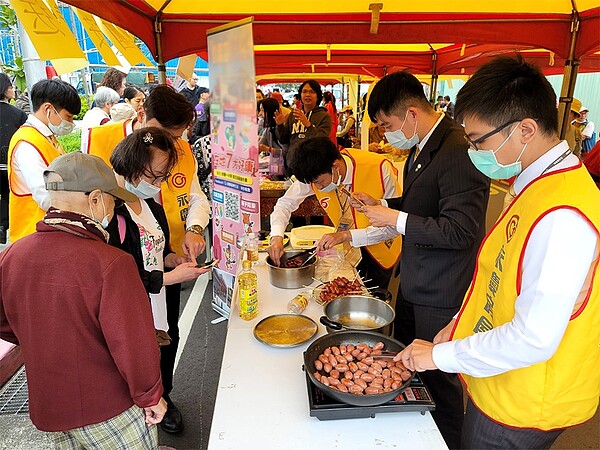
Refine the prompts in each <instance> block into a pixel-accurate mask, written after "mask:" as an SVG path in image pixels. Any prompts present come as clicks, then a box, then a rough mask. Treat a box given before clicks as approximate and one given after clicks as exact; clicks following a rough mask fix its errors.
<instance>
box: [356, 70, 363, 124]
mask: <svg viewBox="0 0 600 450" xmlns="http://www.w3.org/2000/svg"><path fill="white" fill-rule="evenodd" d="M358 118H362V104H361V102H360V75H359V76H357V77H356V120H357V127H356V129H357V130H358ZM361 122H362V119H361Z"/></svg>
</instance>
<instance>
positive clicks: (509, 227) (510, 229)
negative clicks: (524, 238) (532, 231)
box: [506, 215, 519, 243]
mask: <svg viewBox="0 0 600 450" xmlns="http://www.w3.org/2000/svg"><path fill="white" fill-rule="evenodd" d="M517 225H519V216H517V215H514V216H512V217H511V218H510V220H509V221H508V223H507V224H506V242H507V243H508V242H510V240H511V239H512V237H513V236H514V235H515V233H516V232H517Z"/></svg>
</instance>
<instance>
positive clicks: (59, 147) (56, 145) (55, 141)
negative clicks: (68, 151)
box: [48, 134, 65, 155]
mask: <svg viewBox="0 0 600 450" xmlns="http://www.w3.org/2000/svg"><path fill="white" fill-rule="evenodd" d="M48 139H50V142H52V145H54V148H55V149H56V150H58V151H59V152H60V154H61V155H62V154H64V153H65V149H64V148H63V146H62V145H60V142H58V139H56V136H54V135H53V134H51V135H50V136H48Z"/></svg>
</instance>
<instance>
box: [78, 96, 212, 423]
mask: <svg viewBox="0 0 600 450" xmlns="http://www.w3.org/2000/svg"><path fill="white" fill-rule="evenodd" d="M142 118H143V120H140V119H142ZM193 120H194V108H193V106H191V103H189V102H188V101H187V100H186V98H185V97H184V96H183V95H181V94H179V93H177V92H175V91H174V90H173V89H172V88H170V87H169V86H166V85H161V86H157V87H155V88H154V89H153V90H152V92H151V93H150V95H149V96H148V98H147V99H146V101H145V102H144V114H138V117H137V118H136V119H134V120H133V121H126V122H125V123H115V124H106V125H102V126H100V127H93V128H90V132H89V134H88V137H87V139H85V140H84V145H83V147H84V152H85V151H87V152H88V153H90V154H92V155H97V156H99V157H101V158H102V159H104V160H105V161H107V162H108V160H109V159H110V155H111V154H112V152H113V150H114V148H115V147H116V145H117V144H118V143H119V142H120V141H122V140H123V138H125V136H127V135H129V134H131V133H133V131H134V130H139V129H142V128H144V127H157V128H161V129H163V130H165V131H167V132H169V134H171V136H172V137H173V138H174V139H175V147H176V148H177V151H178V153H179V159H178V161H177V164H176V165H175V167H174V168H173V170H172V171H171V174H170V175H169V177H168V179H167V180H166V181H164V182H163V183H162V185H161V191H160V195H159V199H160V203H161V204H162V206H163V208H164V210H165V213H166V215H167V221H168V223H169V231H170V242H171V248H172V250H173V251H174V252H175V253H177V254H178V255H180V256H186V257H187V258H188V259H189V260H190V261H195V260H196V257H197V256H198V255H200V254H201V253H202V252H203V251H204V249H205V246H206V243H205V241H204V238H203V231H204V228H205V227H206V225H207V224H208V221H209V218H210V205H209V203H208V199H207V198H206V195H204V193H203V192H202V189H201V188H200V183H199V181H198V176H197V171H198V169H197V162H196V158H195V157H194V154H193V152H192V149H191V147H190V145H189V144H188V143H187V142H185V141H184V140H183V139H181V135H182V134H183V132H184V131H185V130H186V129H187V128H188V125H189V124H190V123H191V122H193ZM86 141H87V142H86ZM180 289H181V285H180V284H174V285H169V286H167V287H166V295H167V322H168V324H169V336H170V337H171V339H172V343H171V345H168V346H166V347H162V348H161V360H160V364H161V373H162V380H163V386H164V392H165V399H166V400H167V404H168V407H169V408H168V410H167V413H166V414H165V417H164V419H163V421H162V422H161V428H162V429H163V430H165V431H167V432H169V433H178V432H180V431H181V430H182V429H183V419H182V417H181V413H180V412H179V410H178V409H177V407H176V406H175V405H174V403H173V402H172V401H171V399H170V397H169V393H170V392H171V390H172V388H173V370H174V367H175V357H176V354H177V347H178V345H179V328H178V320H179V304H180V295H179V294H180Z"/></svg>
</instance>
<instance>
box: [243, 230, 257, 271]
mask: <svg viewBox="0 0 600 450" xmlns="http://www.w3.org/2000/svg"><path fill="white" fill-rule="evenodd" d="M246 254H247V258H246V259H249V260H250V261H252V264H253V265H255V264H257V263H258V236H257V235H256V234H255V233H248V234H247V235H246Z"/></svg>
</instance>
